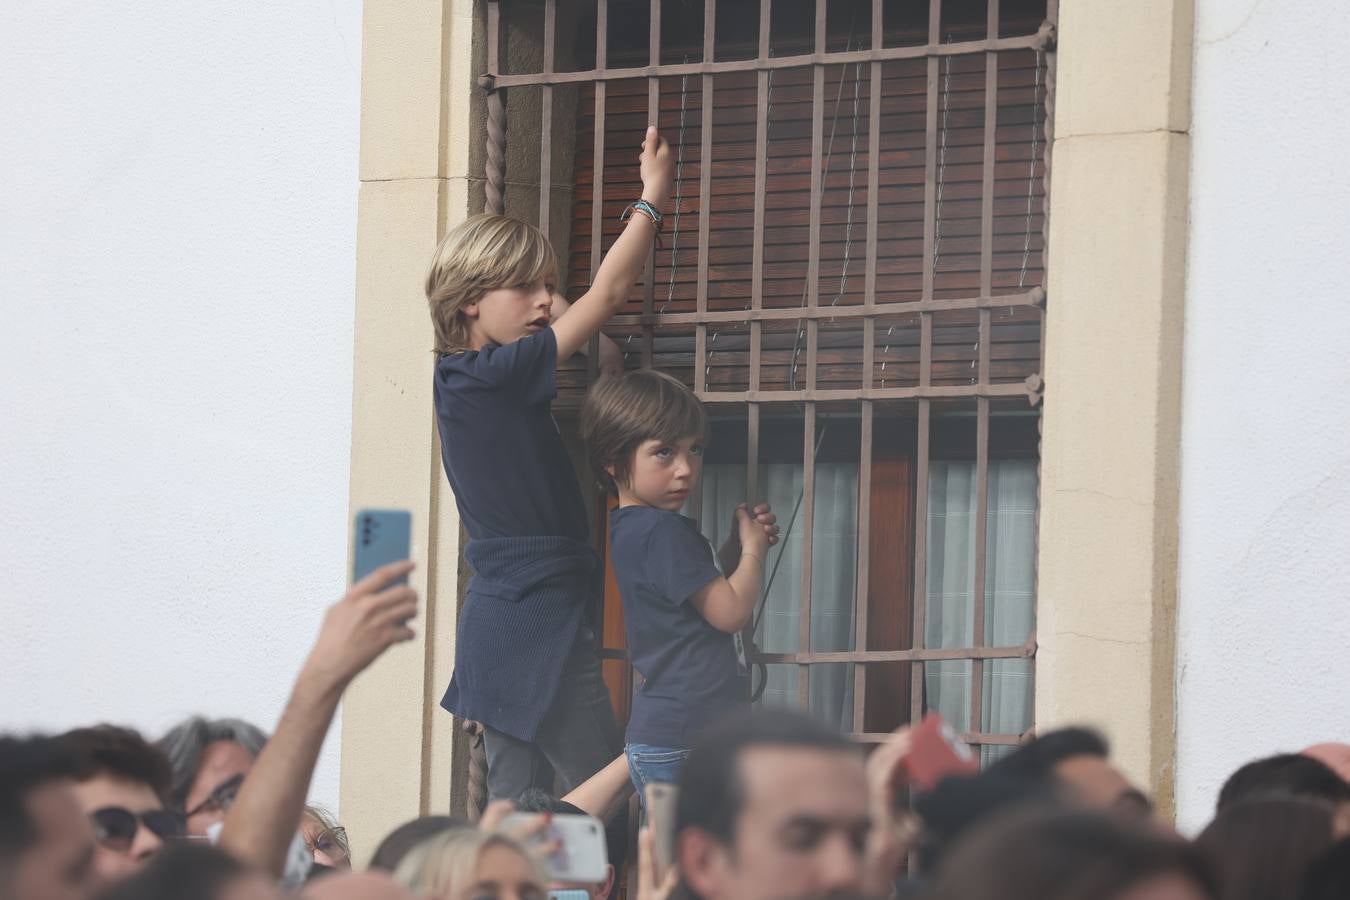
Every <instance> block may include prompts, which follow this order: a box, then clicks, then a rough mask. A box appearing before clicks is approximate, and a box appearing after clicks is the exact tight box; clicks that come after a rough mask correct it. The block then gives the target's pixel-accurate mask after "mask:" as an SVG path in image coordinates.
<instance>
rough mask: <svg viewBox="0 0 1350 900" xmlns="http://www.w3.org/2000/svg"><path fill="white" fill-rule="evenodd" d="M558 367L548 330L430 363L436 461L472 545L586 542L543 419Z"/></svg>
mask: <svg viewBox="0 0 1350 900" xmlns="http://www.w3.org/2000/svg"><path fill="white" fill-rule="evenodd" d="M557 359H558V343H557V339H556V338H555V337H554V335H553V329H551V328H545V329H544V330H543V331H540V332H538V333H536V334H531V335H528V336H526V337H523V338H521V339H520V340H518V341H515V342H513V343H510V344H507V345H506V346H498V345H496V344H488V345H487V346H485V347H484V348H483V349H481V350H470V351H468V352H466V353H447V354H443V355H441V357H440V358H439V359H438V360H437V362H436V382H435V388H434V392H433V393H434V397H435V403H436V426H437V428H438V429H439V430H440V435H441V460H442V461H443V462H444V464H445V474H446V476H447V477H449V479H450V486H451V487H452V488H454V491H455V502H456V504H458V506H459V515H460V519H461V520H462V521H463V522H464V527H465V528H466V529H468V532H469V536H470V537H471V538H500V537H534V536H540V535H554V536H559V537H566V538H572V539H573V540H577V541H585V540H586V539H587V532H588V529H587V526H586V507H585V505H584V504H583V502H582V499H581V487H580V486H579V485H578V484H577V476H576V472H575V470H573V468H572V462H571V460H570V459H569V458H568V456H567V450H566V449H565V448H564V447H563V442H562V437H561V435H559V433H558V425H557V423H556V422H554V421H553V414H552V412H551V411H550V409H549V405H550V403H552V401H553V398H554V396H556V394H557V392H558V389H557V382H556V379H555V370H556V368H557Z"/></svg>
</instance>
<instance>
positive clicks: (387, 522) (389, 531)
mask: <svg viewBox="0 0 1350 900" xmlns="http://www.w3.org/2000/svg"><path fill="white" fill-rule="evenodd" d="M353 530H354V539H353V541H352V544H353V547H354V548H355V549H354V551H353V552H352V581H353V582H356V581H360V580H361V579H362V578H365V577H366V576H367V575H369V574H370V573H371V572H373V571H375V570H376V569H378V568H379V567H380V566H383V565H386V564H387V563H391V562H398V561H399V560H402V559H408V558H409V557H411V556H412V513H410V512H408V511H407V510H406V509H363V510H360V511H359V512H358V513H357V514H356V520H355V522H354V523H353ZM407 583H408V577H407V576H406V575H405V576H403V577H402V578H400V579H399V580H398V581H396V582H394V584H407Z"/></svg>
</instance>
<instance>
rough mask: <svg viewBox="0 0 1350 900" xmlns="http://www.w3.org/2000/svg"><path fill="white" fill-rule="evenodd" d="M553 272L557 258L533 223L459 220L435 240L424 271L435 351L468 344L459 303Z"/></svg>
mask: <svg viewBox="0 0 1350 900" xmlns="http://www.w3.org/2000/svg"><path fill="white" fill-rule="evenodd" d="M557 275H558V257H557V255H556V254H555V253H554V252H553V246H552V245H551V244H550V243H549V242H548V238H546V237H544V235H543V233H542V232H540V230H539V229H538V228H535V227H534V226H533V225H527V224H526V223H524V222H522V221H520V220H519V219H512V218H510V217H509V216H493V215H487V214H483V215H479V216H470V217H469V218H467V219H465V220H464V221H463V222H461V223H460V224H458V225H456V226H455V227H454V228H452V229H450V231H449V233H448V234H446V236H445V237H444V238H442V239H441V242H440V244H439V245H437V247H436V252H435V254H434V255H433V256H432V258H431V271H430V272H428V273H427V303H428V304H429V305H430V307H431V323H432V325H433V326H434V327H435V330H436V352H438V353H458V352H460V351H463V350H469V349H472V348H471V347H470V343H469V323H468V320H467V319H465V317H464V307H465V306H466V305H468V304H470V303H475V302H477V301H478V300H479V299H481V298H482V296H483V294H485V293H487V292H488V291H491V290H495V289H497V288H509V287H521V286H523V285H527V284H531V283H533V282H535V281H537V280H539V279H541V278H552V279H556V278H557Z"/></svg>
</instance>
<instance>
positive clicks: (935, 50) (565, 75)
mask: <svg viewBox="0 0 1350 900" xmlns="http://www.w3.org/2000/svg"><path fill="white" fill-rule="evenodd" d="M1048 43H1049V37H1048V35H1047V34H1045V33H1043V32H1037V33H1035V34H1026V35H1018V36H1017V37H1009V38H999V39H997V40H982V41H953V42H951V43H947V44H942V43H936V42H934V43H930V44H927V45H916V46H908V47H884V48H881V49H878V50H832V51H829V52H826V53H819V54H817V53H802V54H797V55H795V56H773V57H765V58H764V59H758V58H756V59H735V60H723V61H721V62H707V61H704V62H689V63H671V64H669V65H663V66H659V67H655V66H650V65H648V66H632V67H629V68H624V69H605V68H601V67H597V68H596V69H593V70H591V71H587V72H554V73H553V74H552V75H547V76H546V75H542V74H540V73H530V74H520V75H502V76H500V77H499V78H498V79H497V84H498V86H499V87H520V86H522V85H527V84H576V83H579V82H588V81H596V82H603V81H619V80H624V79H630V78H650V77H652V76H654V75H656V74H660V75H665V76H667V77H673V76H680V75H725V74H727V73H728V72H767V71H769V70H770V69H796V68H802V67H805V66H814V65H851V64H853V63H866V62H889V61H891V60H898V59H924V58H928V59H930V60H935V59H941V58H942V57H945V56H971V55H974V54H978V53H988V52H990V51H996V52H1003V51H1007V50H1043V49H1045V47H1046V46H1047V44H1048ZM598 53H599V51H598V49H597V55H598ZM598 65H599V64H598V63H597V66H598ZM657 68H659V70H660V71H659V73H658V72H657V71H656V69H657Z"/></svg>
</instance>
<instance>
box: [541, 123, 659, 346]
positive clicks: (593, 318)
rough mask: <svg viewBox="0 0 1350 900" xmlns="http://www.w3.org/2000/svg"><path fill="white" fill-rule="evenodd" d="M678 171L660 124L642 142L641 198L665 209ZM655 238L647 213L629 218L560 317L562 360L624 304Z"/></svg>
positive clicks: (555, 329)
mask: <svg viewBox="0 0 1350 900" xmlns="http://www.w3.org/2000/svg"><path fill="white" fill-rule="evenodd" d="M674 171H675V163H674V160H673V159H672V157H671V154H670V146H669V145H668V144H667V143H666V141H665V139H664V138H662V137H661V136H660V135H659V134H658V133H657V131H656V126H651V127H649V128H648V129H647V136H646V138H645V139H644V140H643V142H642V156H641V162H640V173H641V176H642V199H643V200H646V201H647V202H648V203H650V204H652V205H653V206H655V207H656V208H657V209H660V208H661V207H662V206H664V205H665V203H666V200H667V198H668V197H669V196H670V186H671V180H672V179H673V177H674ZM655 235H656V227H655V226H654V225H653V224H652V221H651V219H649V218H647V216H646V215H644V214H642V213H640V212H635V213H633V215H632V216H630V217H629V219H628V225H627V226H626V227H625V228H624V230H623V233H622V234H620V235H619V238H618V240H616V241H615V242H614V245H613V246H612V247H610V248H609V253H607V254H606V255H605V258H604V261H603V262H601V263H600V268H599V269H598V270H597V271H596V273H595V280H594V281H593V282H592V283H591V288H590V290H588V291H587V292H586V293H585V294H583V295H582V296H581V298H580V299H579V300H577V302H576V303H574V304H572V307H571V309H569V310H568V311H567V314H566V315H559V316H557V317H556V320H555V321H554V323H553V336H554V338H555V339H556V341H557V343H558V359H567V358H568V357H569V356H571V355H572V354H573V353H576V352H577V351H578V350H580V349H581V348H582V347H583V346H584V345H585V344H586V342H587V341H589V340H590V339H591V335H593V334H595V333H596V332H597V331H599V330H600V326H601V325H604V324H605V322H607V321H609V317H610V316H612V315H614V313H615V312H616V311H617V310H618V308H619V307H620V306H622V305H623V301H624V299H625V298H626V297H627V296H628V291H629V290H630V289H631V288H632V287H633V284H634V283H635V282H636V281H637V277H638V275H639V274H641V272H642V267H643V265H644V264H645V263H646V262H647V253H648V251H649V250H650V249H651V246H652V238H653V237H654V236H655Z"/></svg>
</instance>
